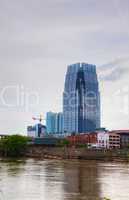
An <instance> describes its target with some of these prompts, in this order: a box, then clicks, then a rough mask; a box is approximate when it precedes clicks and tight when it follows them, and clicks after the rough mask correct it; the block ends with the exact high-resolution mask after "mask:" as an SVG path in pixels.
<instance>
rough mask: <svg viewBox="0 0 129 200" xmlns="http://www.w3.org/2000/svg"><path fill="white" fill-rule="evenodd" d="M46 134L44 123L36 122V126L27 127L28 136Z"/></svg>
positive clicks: (34, 136)
mask: <svg viewBox="0 0 129 200" xmlns="http://www.w3.org/2000/svg"><path fill="white" fill-rule="evenodd" d="M45 134H46V126H44V125H42V124H40V123H39V124H36V125H34V126H28V127H27V136H28V137H33V138H36V137H43V136H44V135H45Z"/></svg>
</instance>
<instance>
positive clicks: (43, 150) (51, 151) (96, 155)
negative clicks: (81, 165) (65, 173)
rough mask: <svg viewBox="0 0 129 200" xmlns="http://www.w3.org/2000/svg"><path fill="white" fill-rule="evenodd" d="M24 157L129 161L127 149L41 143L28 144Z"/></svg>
mask: <svg viewBox="0 0 129 200" xmlns="http://www.w3.org/2000/svg"><path fill="white" fill-rule="evenodd" d="M25 156H26V157H34V158H42V159H45V158H49V159H83V160H103V161H106V160H109V161H114V160H115V161H117V160H119V161H129V150H102V149H99V150H96V149H86V148H84V147H80V148H79V147H76V148H75V147H49V146H42V145H29V146H28V148H27V151H26V155H25Z"/></svg>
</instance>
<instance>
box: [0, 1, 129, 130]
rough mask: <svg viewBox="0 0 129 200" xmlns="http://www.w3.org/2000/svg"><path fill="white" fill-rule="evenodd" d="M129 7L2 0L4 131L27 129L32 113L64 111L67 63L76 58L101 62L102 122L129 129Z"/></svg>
mask: <svg viewBox="0 0 129 200" xmlns="http://www.w3.org/2000/svg"><path fill="white" fill-rule="evenodd" d="M128 7H129V1H128V0H125V1H124V2H123V1H121V0H118V1H116V0H109V1H103V0H100V1H99V2H98V1H96V0H82V1H81V3H80V1H78V0H75V1H72V0H61V1H59V0H55V1H52V0H48V1H47V2H46V1H44V0H42V1H41V0H37V1H34V0H28V1H25V0H23V1H19V0H12V1H11V2H10V1H9V0H6V1H5V0H1V7H0V25H1V26H0V42H1V46H0V69H1V73H0V97H1V98H0V113H1V114H0V132H1V133H10V134H13V133H26V127H27V125H28V124H31V123H32V124H33V122H32V116H37V115H39V114H40V113H42V114H43V115H44V116H45V114H46V112H48V111H49V110H52V111H53V112H60V111H61V110H62V108H61V105H62V96H61V94H62V92H63V86H64V77H65V72H66V68H67V65H68V64H70V63H76V62H87V63H94V64H95V65H96V66H97V73H98V77H99V80H100V91H101V101H102V126H104V127H106V128H108V129H128V128H129V100H128V99H129V88H128V85H129V80H128V73H129V56H128V52H129V28H128V21H129V12H128ZM4 91H5V93H4ZM3 93H4V94H5V95H4V100H5V102H3V101H2V100H3V99H2V94H3ZM32 93H33V94H35V95H34V97H33V98H31V101H30V99H29V102H28V96H29V95H30V96H31V94H32ZM17 95H18V98H16V97H17ZM37 95H38V97H39V99H37V98H36V99H35V97H37ZM19 99H20V102H19ZM36 100H37V102H38V100H39V102H38V104H36V103H35V102H36ZM3 103H6V104H8V106H7V105H5V104H3ZM30 104H31V105H30ZM32 104H33V105H32ZM9 105H14V106H9ZM10 116H11V117H10Z"/></svg>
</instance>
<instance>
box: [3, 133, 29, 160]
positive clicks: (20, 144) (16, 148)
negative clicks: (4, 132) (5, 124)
mask: <svg viewBox="0 0 129 200" xmlns="http://www.w3.org/2000/svg"><path fill="white" fill-rule="evenodd" d="M27 142H28V138H27V137H25V136H21V135H12V136H8V137H7V138H3V139H1V140H0V151H1V153H2V154H3V155H4V156H10V157H18V156H22V155H24V153H25V150H26V147H27Z"/></svg>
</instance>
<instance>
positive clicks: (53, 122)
mask: <svg viewBox="0 0 129 200" xmlns="http://www.w3.org/2000/svg"><path fill="white" fill-rule="evenodd" d="M46 126H47V133H48V134H62V133H63V113H54V112H48V113H47V117H46Z"/></svg>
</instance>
